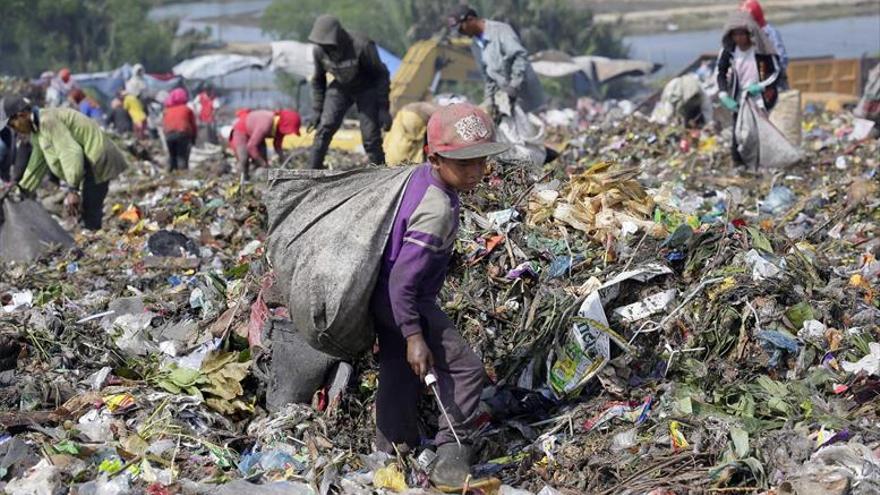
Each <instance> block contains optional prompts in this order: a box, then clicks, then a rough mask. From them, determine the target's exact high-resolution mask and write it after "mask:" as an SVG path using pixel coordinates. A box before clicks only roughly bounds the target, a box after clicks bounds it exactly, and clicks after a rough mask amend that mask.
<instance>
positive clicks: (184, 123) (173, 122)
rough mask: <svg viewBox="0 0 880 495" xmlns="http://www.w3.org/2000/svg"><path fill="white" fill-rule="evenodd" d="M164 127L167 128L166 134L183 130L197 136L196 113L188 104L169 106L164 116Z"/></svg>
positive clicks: (187, 133)
mask: <svg viewBox="0 0 880 495" xmlns="http://www.w3.org/2000/svg"><path fill="white" fill-rule="evenodd" d="M162 127H163V128H164V129H165V133H166V134H167V133H171V132H181V133H183V134H186V135H189V136H192V137H195V136H196V133H197V132H198V126H197V125H196V114H195V113H193V111H192V109H190V108H189V107H188V106H186V105H175V106H173V107H168V108H166V109H165V116H164V117H163V118H162Z"/></svg>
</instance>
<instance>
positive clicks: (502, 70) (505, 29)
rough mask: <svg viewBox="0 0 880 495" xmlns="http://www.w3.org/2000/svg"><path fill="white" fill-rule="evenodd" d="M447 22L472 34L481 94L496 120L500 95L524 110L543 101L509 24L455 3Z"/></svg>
mask: <svg viewBox="0 0 880 495" xmlns="http://www.w3.org/2000/svg"><path fill="white" fill-rule="evenodd" d="M447 26H448V27H449V28H450V29H452V30H456V31H458V33H459V34H462V35H464V36H468V37H470V38H472V40H473V42H472V44H471V51H472V52H473V54H474V58H475V59H476V60H477V63H478V65H479V66H480V69H481V70H482V73H483V80H484V83H485V86H484V91H485V98H486V100H487V101H488V102H489V109H490V113H491V114H492V116H493V117H494V118H496V121H497V118H498V112H499V107H500V106H501V107H503V106H505V105H504V104H501V101H500V100H501V99H505V100H507V102H508V103H509V107H511V108H512V107H513V106H514V105H519V106H520V107H521V108H522V109H523V110H524V111H525V112H527V113H528V112H535V111H537V110H538V109H539V108H540V107H542V106H543V105H544V103H545V97H544V89H543V88H542V87H541V81H540V80H538V76H537V74H535V71H534V69H532V64H531V62H529V53H528V51H526V49H525V47H524V46H523V44H522V41H520V38H519V35H517V34H516V32H515V31H514V30H513V28H512V27H510V25H509V24H505V23H503V22H498V21H493V20H490V19H483V18H481V17H480V16H479V15H478V14H477V11H476V10H474V9H473V8H471V7H469V6H467V5H458V6H457V7H455V8H454V9H453V10H452V12H450V13H449V16H448V18H447ZM502 94H503V95H504V96H502Z"/></svg>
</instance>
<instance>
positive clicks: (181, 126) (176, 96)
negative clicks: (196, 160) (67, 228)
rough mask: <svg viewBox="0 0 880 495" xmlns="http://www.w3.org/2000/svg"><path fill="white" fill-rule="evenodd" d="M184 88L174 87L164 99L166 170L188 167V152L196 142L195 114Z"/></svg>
mask: <svg viewBox="0 0 880 495" xmlns="http://www.w3.org/2000/svg"><path fill="white" fill-rule="evenodd" d="M187 99H188V98H187V94H186V90H185V89H183V88H175V89H173V90H171V93H170V94H169V95H168V99H166V100H165V115H164V116H163V117H162V128H163V130H164V131H165V143H166V144H167V145H168V170H170V171H172V172H173V171H174V170H178V169H180V170H186V169H187V168H189V152H190V150H191V149H192V146H193V144H195V142H196V135H197V133H198V129H199V128H198V125H197V124H196V115H195V113H194V112H193V111H192V109H191V108H189V107H188V106H187V105H186V103H187Z"/></svg>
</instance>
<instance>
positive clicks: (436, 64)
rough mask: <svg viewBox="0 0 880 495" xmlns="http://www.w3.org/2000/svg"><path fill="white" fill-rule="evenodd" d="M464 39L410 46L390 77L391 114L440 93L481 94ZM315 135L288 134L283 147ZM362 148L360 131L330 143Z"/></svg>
mask: <svg viewBox="0 0 880 495" xmlns="http://www.w3.org/2000/svg"><path fill="white" fill-rule="evenodd" d="M470 46H471V42H470V40H469V39H467V38H457V37H456V38H450V37H444V36H436V37H434V38H431V39H427V40H421V41H417V42H415V43H413V45H412V46H410V47H409V49H408V50H407V51H406V54H405V55H404V57H403V61H401V63H400V67H399V68H398V69H397V72H395V73H394V77H392V78H391V93H390V95H389V99H390V103H391V114H392V115H394V114H395V113H397V111H398V110H400V109H401V108H402V107H403V106H404V105H406V104H407V103H412V102H416V101H425V100H429V99H431V97H432V96H433V95H436V94H440V93H458V94H468V93H470V92H473V91H474V90H478V91H479V94H480V95H482V87H483V86H482V76H481V74H480V68H479V67H478V66H477V62H476V61H475V60H474V56H473V54H472V53H471V48H470ZM313 140H314V132H311V133H303V135H301V136H294V135H289V136H287V137H285V139H284V147H285V148H294V147H295V148H302V147H308V146H311V144H312V141H313ZM360 146H362V141H361V133H360V130H359V129H353V128H346V127H343V128H342V129H340V130H339V131H338V132H337V133H336V134H335V135H334V136H333V141H332V142H331V143H330V147H331V148H335V149H340V150H345V151H354V150H356V149H358V147H360Z"/></svg>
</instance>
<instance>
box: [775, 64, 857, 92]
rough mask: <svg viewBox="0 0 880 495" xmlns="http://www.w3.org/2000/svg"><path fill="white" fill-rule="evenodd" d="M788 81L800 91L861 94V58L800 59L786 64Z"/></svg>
mask: <svg viewBox="0 0 880 495" xmlns="http://www.w3.org/2000/svg"><path fill="white" fill-rule="evenodd" d="M788 81H789V84H790V85H791V87H792V88H794V89H799V90H800V91H801V92H802V93H838V94H844V95H852V96H858V95H860V94H861V91H862V88H861V83H862V81H861V60H859V59H855V58H854V59H827V58H823V59H802V60H792V61H791V63H789V65H788Z"/></svg>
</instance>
